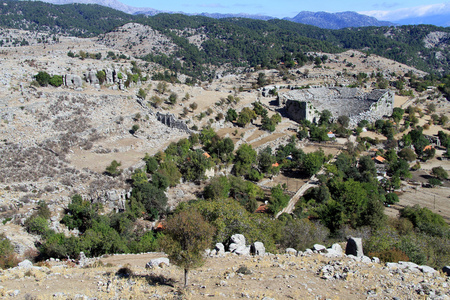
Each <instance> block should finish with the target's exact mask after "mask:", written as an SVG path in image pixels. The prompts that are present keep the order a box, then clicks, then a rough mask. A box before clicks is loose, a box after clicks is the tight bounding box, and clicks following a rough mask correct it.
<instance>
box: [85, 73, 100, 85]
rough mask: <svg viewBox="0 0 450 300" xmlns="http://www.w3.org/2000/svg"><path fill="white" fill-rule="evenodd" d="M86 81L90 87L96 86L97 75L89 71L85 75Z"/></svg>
mask: <svg viewBox="0 0 450 300" xmlns="http://www.w3.org/2000/svg"><path fill="white" fill-rule="evenodd" d="M85 76H86V81H87V82H88V83H90V84H92V85H94V84H98V83H99V81H98V78H97V73H96V72H94V71H89V72H87V73H86V75H85Z"/></svg>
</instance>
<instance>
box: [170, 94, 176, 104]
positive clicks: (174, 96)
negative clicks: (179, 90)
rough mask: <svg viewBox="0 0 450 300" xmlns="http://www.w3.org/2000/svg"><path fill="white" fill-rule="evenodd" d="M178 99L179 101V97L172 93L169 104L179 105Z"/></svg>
mask: <svg viewBox="0 0 450 300" xmlns="http://www.w3.org/2000/svg"><path fill="white" fill-rule="evenodd" d="M177 99H178V95H177V94H176V93H170V96H169V103H170V104H172V105H173V104H176V103H177Z"/></svg>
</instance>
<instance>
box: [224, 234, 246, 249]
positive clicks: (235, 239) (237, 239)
mask: <svg viewBox="0 0 450 300" xmlns="http://www.w3.org/2000/svg"><path fill="white" fill-rule="evenodd" d="M243 247H244V248H245V236H244V235H242V234H233V235H232V236H231V237H230V244H229V246H228V251H230V252H235V251H236V249H238V248H240V249H242V248H243Z"/></svg>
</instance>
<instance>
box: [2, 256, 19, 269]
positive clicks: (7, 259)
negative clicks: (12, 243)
mask: <svg viewBox="0 0 450 300" xmlns="http://www.w3.org/2000/svg"><path fill="white" fill-rule="evenodd" d="M19 262H20V260H19V259H18V258H17V255H16V254H15V253H7V254H4V255H0V268H2V269H9V268H14V267H15V266H17V265H18V264H19Z"/></svg>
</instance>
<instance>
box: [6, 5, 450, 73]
mask: <svg viewBox="0 0 450 300" xmlns="http://www.w3.org/2000/svg"><path fill="white" fill-rule="evenodd" d="M0 14H1V15H2V18H1V20H0V26H3V27H11V28H20V29H28V30H44V31H50V32H53V33H55V32H56V33H65V34H70V35H75V36H84V37H87V36H97V35H99V34H102V33H106V32H109V31H111V30H113V29H114V28H117V27H118V26H121V25H123V24H125V23H128V22H138V23H142V24H145V25H150V26H151V27H153V28H154V29H156V30H158V31H160V32H162V33H163V34H165V35H167V36H168V37H169V38H170V39H172V40H173V42H174V43H175V44H176V45H177V46H178V51H177V52H176V53H174V54H172V56H165V55H155V54H154V53H148V55H146V56H144V58H145V59H146V60H148V61H153V62H157V63H160V64H162V65H163V66H165V67H167V68H170V69H171V70H172V71H175V72H182V73H186V74H188V75H191V76H194V77H197V78H201V79H206V77H209V76H206V77H205V75H211V72H210V71H209V70H207V66H208V65H215V66H223V65H224V64H227V65H228V66H231V67H257V66H258V67H261V68H274V67H275V66H276V65H277V64H279V63H280V62H284V63H285V65H286V66H287V67H294V66H297V64H299V65H302V63H304V62H305V61H306V60H308V57H307V56H306V55H305V53H306V52H327V53H337V52H340V51H344V50H347V49H358V50H362V51H365V52H367V53H374V54H378V55H381V56H384V57H386V58H390V59H394V60H396V61H398V62H401V63H405V64H408V65H410V66H414V67H416V68H418V69H421V70H423V71H427V72H431V73H438V74H440V75H443V74H446V70H448V66H449V57H450V56H449V55H448V47H446V46H447V42H448V39H449V36H450V29H448V28H441V27H435V26H431V25H420V26H400V27H365V28H353V29H341V30H327V29H321V28H318V27H314V26H309V25H303V24H298V23H294V22H290V21H285V20H276V19H274V20H269V21H262V20H252V19H244V18H226V19H219V20H217V19H212V18H207V17H202V16H186V15H177V14H159V15H156V16H154V17H144V16H133V15H128V14H125V13H122V12H119V11H116V10H113V9H109V8H105V7H102V6H98V5H82V4H71V5H60V6H58V5H51V4H47V3H42V2H21V1H20V2H17V1H7V2H5V5H3V6H2V7H0ZM192 36H198V37H199V38H200V40H201V43H200V44H198V45H196V44H195V43H192V42H190V41H189V38H190V37H192Z"/></svg>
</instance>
